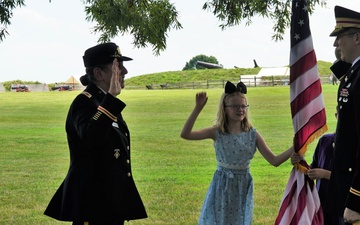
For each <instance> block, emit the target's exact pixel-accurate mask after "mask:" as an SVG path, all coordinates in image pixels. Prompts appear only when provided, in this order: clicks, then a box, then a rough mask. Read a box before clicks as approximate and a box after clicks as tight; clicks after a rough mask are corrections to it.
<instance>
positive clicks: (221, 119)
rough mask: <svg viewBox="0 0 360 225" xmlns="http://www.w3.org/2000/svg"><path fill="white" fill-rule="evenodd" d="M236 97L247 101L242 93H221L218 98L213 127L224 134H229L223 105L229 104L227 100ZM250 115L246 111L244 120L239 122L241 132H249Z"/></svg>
mask: <svg viewBox="0 0 360 225" xmlns="http://www.w3.org/2000/svg"><path fill="white" fill-rule="evenodd" d="M235 96H238V97H240V98H244V99H245V101H246V102H247V99H246V97H245V95H244V94H243V93H240V92H233V93H230V94H228V93H223V94H222V95H221V98H220V102H219V108H218V112H217V119H216V121H215V125H216V127H217V128H218V129H219V130H220V131H221V132H222V133H224V134H228V133H229V129H228V119H227V117H226V113H225V105H227V104H229V103H228V99H229V98H232V97H235ZM249 117H250V115H249V110H247V111H246V114H245V118H244V119H243V120H242V121H241V124H240V126H241V130H242V131H245V132H246V131H249V129H250V128H252V127H253V126H252V124H251V121H250V118H249Z"/></svg>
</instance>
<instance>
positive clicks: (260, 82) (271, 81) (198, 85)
mask: <svg viewBox="0 0 360 225" xmlns="http://www.w3.org/2000/svg"><path fill="white" fill-rule="evenodd" d="M226 81H227V80H203V81H192V82H176V83H162V84H147V85H145V86H126V88H127V89H148V90H154V89H155V90H156V89H158V90H159V89H163V90H164V89H210V88H224V87H225V84H226ZM230 81H231V82H233V83H234V84H236V83H238V82H239V81H242V82H243V83H244V84H245V85H246V86H248V87H265V86H267V87H274V86H280V85H281V86H284V85H285V86H286V85H289V78H288V77H282V78H279V77H267V78H266V79H264V78H258V77H256V76H254V77H253V78H248V77H247V78H241V79H239V80H230ZM321 82H322V83H323V84H324V83H331V81H330V80H329V79H328V77H321Z"/></svg>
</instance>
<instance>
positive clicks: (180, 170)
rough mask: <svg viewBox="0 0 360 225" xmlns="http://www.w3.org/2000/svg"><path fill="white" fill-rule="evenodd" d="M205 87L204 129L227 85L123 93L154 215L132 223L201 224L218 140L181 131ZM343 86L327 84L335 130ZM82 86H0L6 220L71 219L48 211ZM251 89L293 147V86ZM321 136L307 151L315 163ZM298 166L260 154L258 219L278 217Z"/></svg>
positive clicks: (259, 111) (267, 133)
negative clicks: (191, 137) (43, 89)
mask: <svg viewBox="0 0 360 225" xmlns="http://www.w3.org/2000/svg"><path fill="white" fill-rule="evenodd" d="M198 91H207V92H208V95H209V100H208V104H207V105H206V106H205V109H204V110H203V112H202V113H201V114H200V116H199V118H198V120H197V123H196V124H195V129H197V128H202V127H205V126H211V125H212V123H213V121H214V119H215V116H216V110H217V105H218V100H219V98H220V95H221V93H222V92H223V90H222V89H209V90H126V89H125V90H123V92H122V93H121V95H120V96H119V97H120V98H121V99H122V100H123V101H125V102H126V103H127V107H126V108H125V110H124V118H125V120H126V122H127V123H128V125H129V127H130V131H131V136H132V140H131V141H132V165H133V174H134V178H135V181H136V184H137V186H138V189H139V192H140V194H141V196H142V198H143V201H144V203H145V207H146V209H147V212H148V216H149V218H147V219H144V220H138V221H131V222H129V223H128V224H144V225H147V224H149V225H150V224H151V225H155V224H156V225H162V224H166V225H169V224H171V225H177V224H179V225H180V224H184V225H192V224H197V219H198V216H199V213H200V209H201V206H202V203H203V200H204V197H205V193H206V191H207V188H208V186H209V183H210V181H211V179H212V175H213V172H214V170H215V168H216V161H215V154H214V149H213V145H212V141H210V140H204V141H186V140H182V139H181V138H180V130H181V128H182V126H183V124H184V122H185V120H186V119H187V117H188V115H189V114H190V112H191V110H192V108H193V106H194V103H195V97H194V96H195V93H196V92H198ZM336 92H337V86H333V85H328V84H325V85H324V86H323V96H324V99H325V106H326V108H327V118H328V126H329V130H328V132H333V131H334V129H335V125H336V124H335V118H334V113H335V105H336ZM78 93H79V92H75V91H73V92H47V93H32V92H28V93H13V92H12V93H9V92H5V93H0V112H1V120H0V128H1V129H0V146H1V154H0V175H1V179H0V214H1V216H0V224H4V225H5V224H6V225H9V224H15V225H18V224H22V225H26V224H31V225H33V224H64V223H62V222H58V221H55V220H53V219H51V218H48V217H46V216H44V215H43V211H44V209H45V208H46V206H47V204H48V202H49V200H50V198H51V197H52V196H53V194H54V193H55V191H56V189H57V188H58V186H59V185H60V183H61V182H62V180H63V179H64V177H65V175H66V173H67V169H68V166H69V155H68V147H67V142H66V134H65V129H64V127H65V125H64V124H65V118H66V114H67V110H68V108H69V105H70V103H71V102H72V100H73V99H74V97H75V96H76V95H77V94H78ZM247 96H248V101H249V104H250V113H251V118H252V122H253V124H254V126H255V128H256V129H257V130H258V131H259V132H260V133H261V134H262V135H263V137H264V138H265V140H266V141H267V143H268V145H269V146H270V148H271V149H272V150H273V151H274V152H275V153H276V154H278V153H280V152H281V151H284V150H285V149H287V148H288V147H289V146H290V145H291V143H292V138H293V128H292V123H291V115H290V108H289V86H281V87H256V88H255V87H250V88H249V90H248V94H247ZM315 144H316V141H315V142H314V143H312V144H311V146H310V147H309V149H308V152H307V155H306V158H307V161H308V162H309V163H310V162H311V158H312V153H313V149H314V147H315ZM291 169H292V165H291V164H290V162H289V161H288V162H285V163H284V164H283V165H281V166H279V167H277V168H276V167H273V166H271V165H270V164H269V163H267V162H266V161H265V160H264V159H263V158H262V156H261V155H260V154H259V153H256V154H255V158H254V159H253V161H252V163H251V173H252V175H253V178H254V184H255V212H254V222H253V224H256V225H257V224H259V225H260V224H263V225H269V224H273V222H274V220H275V218H276V216H277V212H278V208H279V204H280V201H281V198H282V194H283V191H284V189H285V185H286V183H287V180H288V178H289V173H290V171H291Z"/></svg>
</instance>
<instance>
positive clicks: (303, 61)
mask: <svg viewBox="0 0 360 225" xmlns="http://www.w3.org/2000/svg"><path fill="white" fill-rule="evenodd" d="M292 4H293V5H292V17H291V32H290V33H291V51H290V102H291V103H290V104H291V115H292V122H293V127H294V133H295V137H294V148H295V151H296V152H299V153H300V154H301V155H303V154H304V153H305V152H306V148H307V145H308V144H309V143H311V142H312V141H313V140H314V139H315V138H318V137H320V136H321V135H322V134H323V133H324V132H325V131H326V130H327V125H326V113H325V107H324V99H323V96H322V88H321V81H320V77H319V73H318V67H317V61H316V55H315V51H314V48H313V42H312V36H311V32H310V26H309V15H308V11H307V5H306V1H305V0H293V2H292Z"/></svg>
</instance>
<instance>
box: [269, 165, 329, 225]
mask: <svg viewBox="0 0 360 225" xmlns="http://www.w3.org/2000/svg"><path fill="white" fill-rule="evenodd" d="M281 202H282V203H281V207H280V209H279V214H278V216H277V218H276V221H275V225H300V224H304V225H323V224H324V218H323V213H322V208H321V205H320V199H319V195H318V193H317V190H316V187H315V185H314V181H313V180H311V179H310V178H309V177H308V176H305V175H304V174H303V173H302V172H300V171H299V170H297V169H296V168H293V169H292V171H291V174H290V178H289V181H288V183H287V185H286V189H285V193H284V195H283V199H282V201H281Z"/></svg>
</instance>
